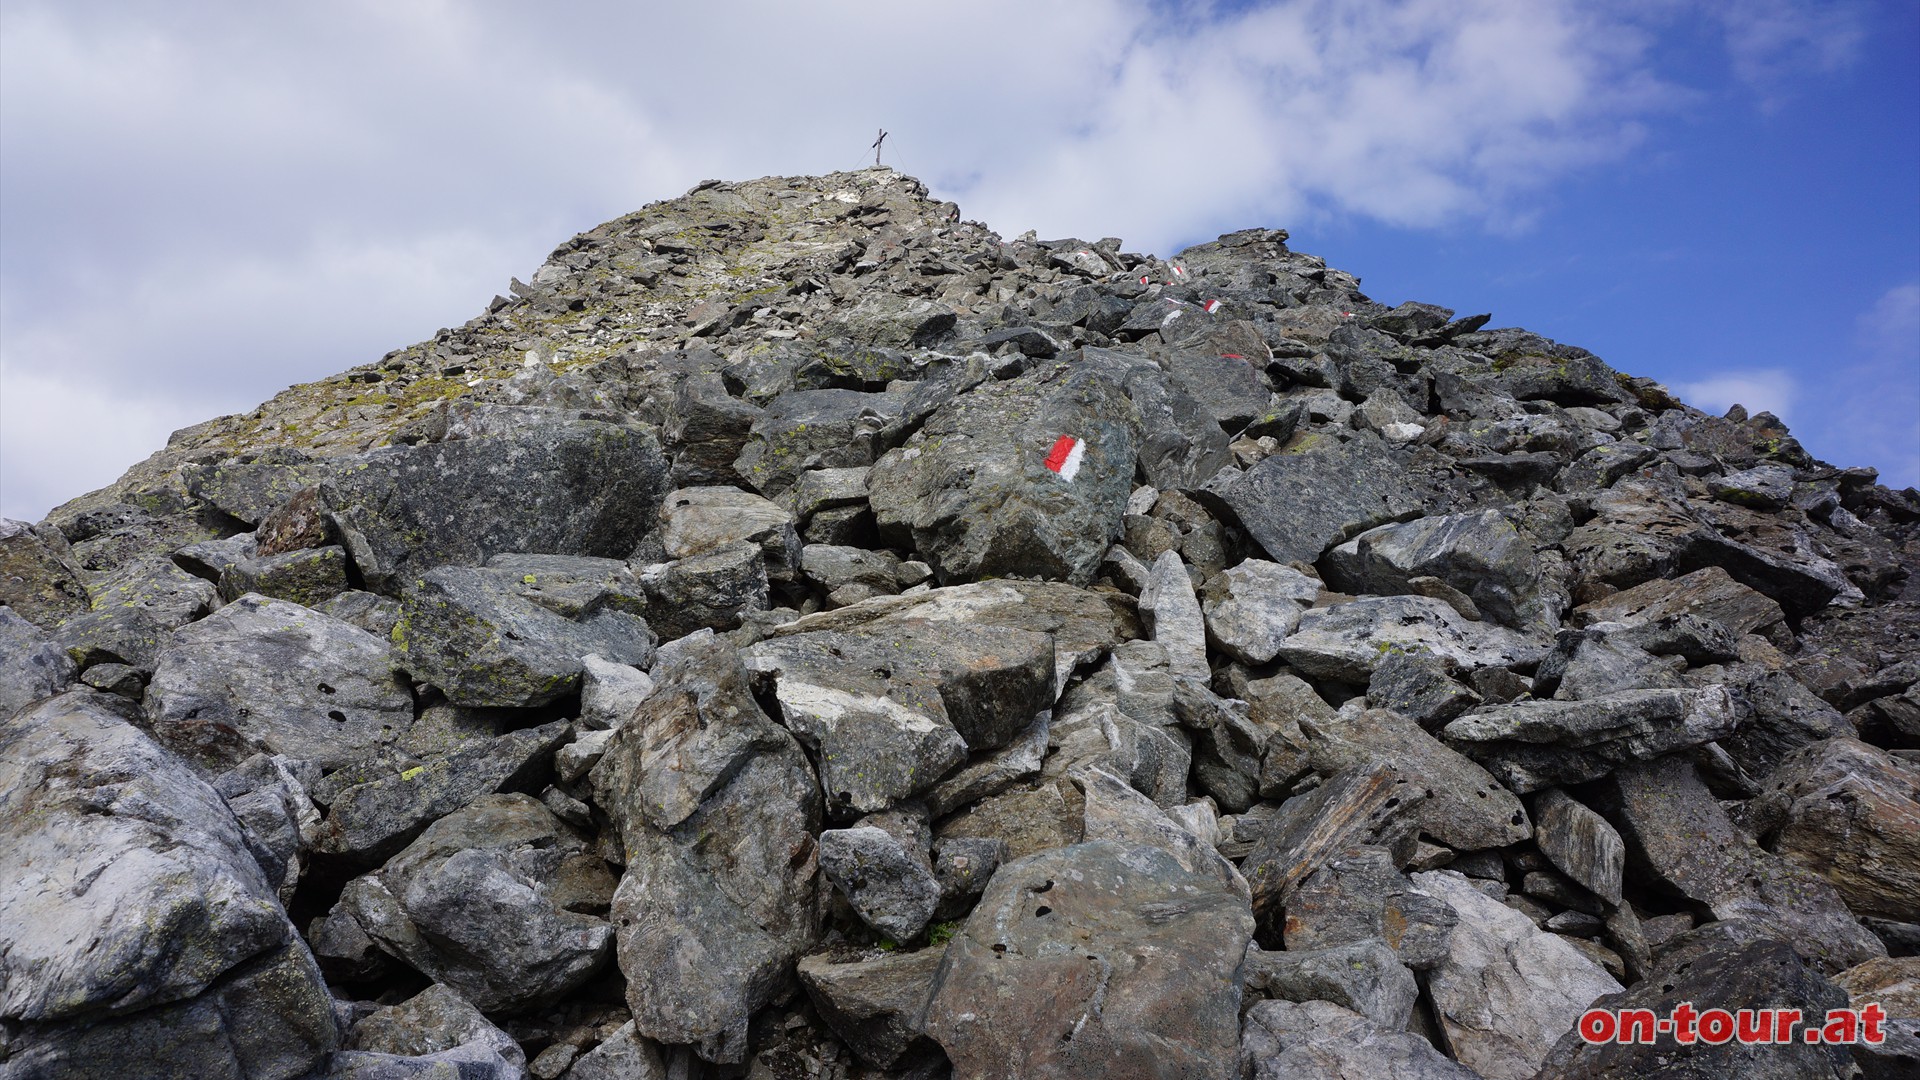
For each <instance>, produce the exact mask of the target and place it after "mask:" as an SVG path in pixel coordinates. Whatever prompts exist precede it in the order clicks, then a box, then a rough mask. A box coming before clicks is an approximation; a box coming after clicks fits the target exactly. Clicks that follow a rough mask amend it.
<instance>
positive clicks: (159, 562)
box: [55, 555, 220, 671]
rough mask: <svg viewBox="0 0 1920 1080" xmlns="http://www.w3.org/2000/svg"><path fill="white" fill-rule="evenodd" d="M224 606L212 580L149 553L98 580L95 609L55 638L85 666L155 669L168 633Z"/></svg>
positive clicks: (68, 624)
mask: <svg viewBox="0 0 1920 1080" xmlns="http://www.w3.org/2000/svg"><path fill="white" fill-rule="evenodd" d="M219 602H220V593H219V590H217V589H216V588H214V585H213V583H212V582H210V581H206V580H203V579H201V578H197V577H194V576H193V575H192V574H189V573H187V572H186V571H185V570H182V569H180V568H179V567H178V566H175V565H174V564H173V563H172V562H171V561H169V560H167V559H162V558H159V557H158V556H152V555H144V556H141V557H139V558H136V559H132V560H130V561H128V562H127V563H126V564H125V565H123V566H121V567H119V568H118V569H116V570H114V571H113V572H112V573H110V574H107V575H105V576H103V577H101V578H100V579H99V580H97V581H95V582H94V584H93V606H92V607H91V608H89V609H88V610H86V611H82V612H80V613H79V614H77V615H74V616H71V617H69V618H68V619H67V620H66V621H65V622H63V623H61V624H60V626H59V627H58V628H57V629H56V631H55V639H56V640H58V641H59V642H60V643H61V644H62V645H65V646H66V648H67V652H68V653H69V654H71V655H72V656H73V658H74V659H75V660H76V661H78V662H79V664H80V666H81V667H83V668H85V667H91V666H93V665H94V664H98V663H116V664H128V665H130V666H132V667H136V668H139V669H141V670H143V671H151V670H153V664H154V660H155V659H156V658H157V657H158V656H159V654H160V651H161V650H162V649H164V648H165V647H166V642H167V633H168V631H170V630H173V629H175V628H176V627H181V626H185V625H186V624H188V623H190V622H192V621H194V620H195V619H198V618H201V617H203V616H205V615H206V614H207V613H208V612H210V611H212V610H213V609H214V608H215V607H216V606H218V605H219Z"/></svg>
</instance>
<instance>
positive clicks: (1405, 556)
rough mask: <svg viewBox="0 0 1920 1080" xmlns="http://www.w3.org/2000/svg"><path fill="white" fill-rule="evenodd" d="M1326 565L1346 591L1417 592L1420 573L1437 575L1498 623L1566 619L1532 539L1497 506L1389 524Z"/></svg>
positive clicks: (1542, 625)
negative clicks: (1544, 579) (1547, 593)
mask: <svg viewBox="0 0 1920 1080" xmlns="http://www.w3.org/2000/svg"><path fill="white" fill-rule="evenodd" d="M1321 564H1322V566H1321V569H1322V572H1323V573H1324V574H1325V575H1326V577H1327V581H1328V582H1329V583H1330V584H1331V585H1333V586H1334V587H1335V588H1337V589H1342V590H1344V591H1346V592H1352V593H1406V592H1413V591H1415V590H1414V587H1413V586H1412V584H1411V582H1412V580H1413V579H1415V578H1419V577H1437V578H1439V579H1440V580H1441V581H1443V582H1445V583H1446V584H1447V585H1449V586H1451V587H1453V588H1455V589H1458V590H1459V591H1460V592H1462V593H1465V594H1466V595H1467V596H1468V597H1470V598H1472V600H1473V603H1474V606H1475V607H1477V608H1478V609H1479V610H1480V612H1481V614H1482V615H1483V616H1484V617H1486V618H1488V619H1491V620H1493V621H1494V622H1498V623H1501V624H1503V625H1506V626H1510V627H1513V628H1514V629H1516V630H1541V629H1548V630H1550V629H1552V628H1554V627H1555V626H1557V625H1558V624H1559V612H1558V611H1556V610H1554V607H1553V605H1552V603H1551V602H1550V600H1549V598H1547V597H1543V596H1542V595H1541V588H1540V585H1541V570H1540V563H1539V561H1538V560H1537V559H1535V558H1534V554H1533V547H1532V545H1531V544H1530V543H1528V541H1527V540H1526V538H1524V537H1523V536H1522V535H1521V534H1520V531H1519V530H1518V529H1516V528H1514V527H1513V525H1512V524H1511V523H1510V522H1508V521H1507V519H1506V518H1505V517H1504V516H1503V515H1502V514H1501V513H1500V512H1499V511H1497V510H1483V511H1480V512H1478V513H1471V514H1450V515H1447V516H1445V517H1426V518H1420V519H1419V520H1417V521H1409V522H1405V523H1403V524H1398V525H1382V526H1380V527H1378V528H1375V529H1369V530H1367V531H1366V532H1364V533H1361V534H1360V535H1359V536H1356V537H1354V538H1353V539H1352V540H1349V541H1347V542H1346V543H1344V544H1341V545H1339V546H1338V547H1336V548H1334V549H1333V550H1331V551H1329V552H1327V554H1326V557H1325V558H1324V559H1322V560H1321Z"/></svg>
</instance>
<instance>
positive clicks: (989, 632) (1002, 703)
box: [744, 621, 1054, 815]
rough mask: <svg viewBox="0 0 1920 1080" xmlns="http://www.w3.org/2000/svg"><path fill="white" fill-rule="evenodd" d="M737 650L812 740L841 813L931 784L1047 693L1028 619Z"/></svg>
mask: <svg viewBox="0 0 1920 1080" xmlns="http://www.w3.org/2000/svg"><path fill="white" fill-rule="evenodd" d="M744 656H745V660H746V664H747V666H748V668H749V669H750V670H752V671H755V672H761V673H765V674H767V675H770V676H771V677H772V679H773V683H774V697H775V699H776V700H778V701H779V703H780V710H781V716H782V720H783V721H784V722H785V724H786V725H787V728H788V729H789V730H791V731H793V732H794V733H795V734H796V735H799V736H800V737H801V738H802V739H803V740H804V741H806V742H807V743H808V744H809V745H811V746H814V747H817V748H818V756H819V759H820V771H821V783H822V784H823V785H824V786H825V788H826V790H827V794H828V797H829V799H830V800H831V805H832V808H833V811H834V812H835V813H836V814H842V815H845V814H847V813H867V812H872V811H875V810H883V809H885V808H887V807H888V806H890V805H893V804H895V803H897V802H899V801H900V800H902V799H905V798H909V797H912V796H914V795H917V794H920V793H922V792H925V791H927V790H929V789H930V788H932V787H933V785H934V784H935V783H937V782H938V781H939V780H940V779H941V778H942V777H943V776H945V775H946V774H947V773H948V772H950V771H952V770H953V769H954V767H956V766H958V765H959V764H960V763H961V762H963V761H965V760H966V757H967V755H968V753H969V752H983V751H988V750H993V749H996V748H998V747H1001V746H1005V745H1006V744H1007V743H1008V742H1010V741H1012V739H1013V738H1014V736H1015V735H1017V734H1019V733H1020V732H1021V731H1023V730H1025V729H1026V728H1028V727H1029V726H1030V725H1031V723H1032V721H1033V718H1034V717H1035V716H1037V715H1039V714H1040V713H1041V712H1042V711H1044V710H1046V709H1047V708H1049V707H1050V706H1051V705H1052V703H1053V702H1052V698H1053V678H1054V653H1053V642H1052V639H1051V638H1049V637H1048V636H1047V635H1045V634H1041V633H1036V632H1034V631H1031V630H1015V629H1008V628H1004V627H997V626H976V627H971V628H966V627H962V626H959V625H957V624H954V623H944V622H918V623H915V622H904V621H903V622H899V623H894V624H892V625H889V626H887V627H885V628H877V627H863V628H859V629H854V630H847V631H816V632H814V633H810V634H795V635H791V636H786V637H778V638H771V639H768V640H766V641H763V642H761V643H759V644H758V645H754V646H752V647H751V648H749V649H747V650H746V652H745V654H744Z"/></svg>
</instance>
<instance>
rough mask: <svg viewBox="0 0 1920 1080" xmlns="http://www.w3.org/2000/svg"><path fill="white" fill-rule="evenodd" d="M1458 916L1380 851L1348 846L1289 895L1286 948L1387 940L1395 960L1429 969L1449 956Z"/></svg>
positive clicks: (1308, 948) (1334, 946) (1315, 948)
mask: <svg viewBox="0 0 1920 1080" xmlns="http://www.w3.org/2000/svg"><path fill="white" fill-rule="evenodd" d="M1458 921H1459V916H1458V915H1456V914H1454V911H1453V909H1452V908H1451V907H1449V906H1447V904H1446V903H1445V902H1444V901H1442V900H1439V899H1437V898H1435V897H1433V896H1430V895H1428V894H1427V893H1424V892H1422V891H1420V890H1419V889H1416V888H1414V887H1413V883H1412V882H1411V881H1408V880H1407V879H1406V877H1405V876H1403V875H1402V874H1401V873H1400V871H1399V870H1397V869H1395V868H1394V865H1393V855H1392V853H1391V852H1389V851H1387V849H1385V848H1381V847H1371V846H1358V847H1349V848H1347V849H1346V850H1344V851H1340V852H1337V853H1335V854H1334V855H1332V856H1331V857H1329V858H1327V859H1326V860H1325V862H1324V865H1322V866H1320V867H1319V868H1318V869H1316V870H1314V871H1313V872H1312V873H1310V874H1308V875H1307V876H1306V877H1305V878H1303V879H1301V881H1300V884H1299V885H1298V886H1297V887H1296V888H1295V889H1294V891H1293V893H1292V894H1291V895H1289V896H1288V897H1287V901H1286V917H1285V919H1284V921H1283V922H1282V924H1281V926H1282V930H1283V936H1284V940H1285V943H1286V947H1287V949H1288V951H1295V950H1298V951H1303V952H1319V951H1326V950H1331V949H1337V948H1341V947H1346V946H1353V945H1359V944H1364V943H1366V942H1369V941H1384V942H1385V943H1386V945H1387V947H1388V948H1390V949H1392V950H1393V951H1394V954H1395V955H1396V956H1398V957H1399V959H1400V962H1401V963H1403V964H1405V965H1407V966H1408V967H1410V968H1412V969H1414V970H1415V971H1426V970H1428V969H1430V968H1432V967H1433V966H1434V965H1436V964H1438V963H1439V962H1440V961H1441V959H1442V958H1444V957H1445V956H1446V955H1447V951H1448V947H1447V943H1448V940H1449V939H1450V938H1451V936H1452V934H1453V926H1454V924H1455V923H1456V922H1458Z"/></svg>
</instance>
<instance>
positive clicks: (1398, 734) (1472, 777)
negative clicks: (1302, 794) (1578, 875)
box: [1300, 709, 1533, 851]
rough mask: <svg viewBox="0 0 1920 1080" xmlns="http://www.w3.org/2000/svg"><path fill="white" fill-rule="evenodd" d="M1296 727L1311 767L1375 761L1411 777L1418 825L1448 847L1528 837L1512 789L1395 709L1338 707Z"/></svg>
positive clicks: (1332, 769)
mask: <svg viewBox="0 0 1920 1080" xmlns="http://www.w3.org/2000/svg"><path fill="white" fill-rule="evenodd" d="M1300 726H1301V728H1302V729H1303V730H1304V731H1305V733H1306V735H1307V739H1308V745H1309V747H1310V753H1311V755H1312V759H1313V766H1314V768H1315V769H1316V770H1318V771H1320V772H1322V773H1325V774H1328V775H1332V774H1333V773H1337V772H1339V771H1341V770H1343V769H1349V768H1355V767H1358V766H1362V765H1365V764H1367V763H1368V762H1371V761H1376V760H1377V761H1382V762H1386V763H1388V764H1391V765H1393V766H1394V767H1395V768H1398V769H1401V770H1403V771H1404V772H1405V773H1406V774H1407V775H1408V776H1410V777H1413V778H1415V780H1416V782H1417V783H1418V784H1419V785H1421V791H1422V792H1423V794H1424V796H1425V797H1424V798H1423V800H1422V801H1421V803H1420V806H1419V807H1418V808H1417V809H1416V810H1415V811H1414V812H1413V813H1414V817H1415V818H1416V819H1417V820H1418V821H1419V823H1420V831H1421V832H1423V833H1425V834H1426V835H1428V836H1431V837H1433V838H1434V839H1435V840H1438V841H1440V842H1441V843H1443V844H1445V845H1447V846H1448V847H1450V848H1453V849H1455V850H1457V851H1479V850H1482V849H1485V848H1501V847H1507V846H1508V845H1511V844H1517V843H1520V842H1521V841H1524V840H1527V839H1529V838H1530V837H1532V836H1533V826H1532V823H1531V822H1529V821H1528V820H1527V811H1526V808H1525V807H1523V806H1521V805H1520V800H1519V799H1517V798H1515V797H1514V795H1513V793H1512V792H1510V791H1508V790H1507V789H1506V788H1504V787H1501V786H1500V783H1499V781H1497V780H1495V779H1494V778H1493V777H1492V776H1491V775H1490V774H1488V772H1487V771H1486V770H1485V769H1483V768H1481V767H1480V766H1478V765H1476V764H1474V763H1473V762H1472V761H1470V760H1468V759H1467V758H1466V757H1464V756H1462V755H1461V754H1460V753H1458V752H1457V751H1455V750H1452V749H1450V748H1448V747H1447V746H1446V744H1444V743H1442V742H1441V741H1440V740H1438V739H1436V738H1434V737H1433V736H1431V735H1429V734H1427V733H1426V732H1425V731H1423V730H1421V728H1420V725H1418V724H1416V723H1414V722H1413V721H1412V720H1410V719H1408V718H1406V717H1404V716H1402V715H1400V714H1399V713H1396V712H1392V711H1389V710H1386V709H1369V710H1367V711H1365V712H1360V713H1351V714H1350V713H1347V712H1345V711H1344V710H1343V711H1342V713H1341V715H1339V716H1337V717H1335V718H1334V719H1331V720H1312V719H1305V720H1302V721H1301V722H1300Z"/></svg>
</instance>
